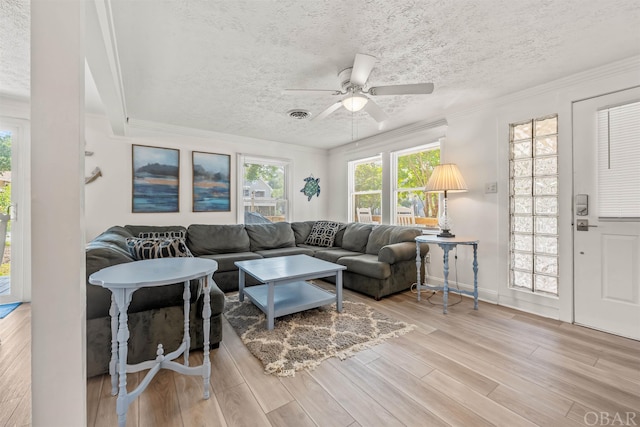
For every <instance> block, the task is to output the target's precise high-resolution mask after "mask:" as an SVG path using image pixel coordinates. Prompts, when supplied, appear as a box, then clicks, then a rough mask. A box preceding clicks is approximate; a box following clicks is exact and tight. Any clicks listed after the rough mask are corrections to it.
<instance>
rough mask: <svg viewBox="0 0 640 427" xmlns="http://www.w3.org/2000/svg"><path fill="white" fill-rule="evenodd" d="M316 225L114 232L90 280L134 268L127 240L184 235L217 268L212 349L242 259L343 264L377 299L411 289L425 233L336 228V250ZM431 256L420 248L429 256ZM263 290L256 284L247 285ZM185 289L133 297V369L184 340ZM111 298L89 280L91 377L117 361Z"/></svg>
mask: <svg viewBox="0 0 640 427" xmlns="http://www.w3.org/2000/svg"><path fill="white" fill-rule="evenodd" d="M315 223H316V221H304V222H292V223H286V222H282V223H269V224H246V225H245V224H237V225H235V224H224V225H213V224H193V225H190V226H189V227H188V228H186V229H185V228H184V227H182V226H168V227H155V226H137V225H126V226H124V227H120V226H114V227H111V228H109V229H108V230H106V231H105V232H104V233H102V234H101V235H99V236H98V237H96V238H95V239H94V240H92V241H91V242H89V243H88V244H87V248H86V262H87V264H86V267H87V268H86V272H87V279H88V277H89V275H91V274H92V273H94V272H96V271H98V270H100V269H102V268H104V267H107V266H110V265H115V264H120V263H124V262H133V261H134V258H133V256H132V255H131V253H130V252H129V248H128V246H127V239H128V238H129V239H130V238H135V237H138V236H139V235H140V233H149V232H167V231H178V232H180V231H182V232H185V233H186V245H187V247H188V249H189V251H190V252H191V254H192V255H193V256H197V257H203V258H210V259H214V260H216V261H217V262H218V270H217V271H216V273H215V274H214V276H213V278H214V281H215V282H216V285H217V287H216V286H212V287H211V293H210V295H211V308H212V316H211V333H210V342H211V345H212V347H217V346H218V344H219V342H220V340H221V339H222V326H221V315H222V310H223V308H224V294H223V292H231V291H237V290H238V269H237V267H236V266H235V264H234V263H235V262H236V261H243V260H250V259H260V258H269V257H277V256H287V255H297V254H306V255H309V256H314V257H317V258H320V259H323V260H326V261H330V262H334V263H337V264H341V265H345V266H346V267H347V269H346V270H345V271H344V272H343V285H344V287H345V288H347V289H351V290H354V291H357V292H360V293H363V294H366V295H369V296H371V297H373V298H375V299H380V298H382V297H384V296H387V295H390V294H393V293H396V292H400V291H403V290H406V289H408V288H409V287H410V286H411V284H412V283H414V282H415V278H416V263H415V256H416V255H415V242H414V238H415V237H416V236H418V235H420V234H421V230H420V229H417V228H411V227H399V226H390V225H376V226H374V225H371V224H361V223H349V224H337V225H335V227H336V228H337V232H336V233H335V235H334V238H333V243H332V244H331V246H328V247H327V246H317V245H311V244H308V243H306V242H308V240H307V239H308V237H309V235H310V233H311V232H312V229H313V227H314V225H315ZM428 250H429V247H428V246H427V245H426V244H425V245H422V246H421V252H422V256H423V257H424V256H425V255H426V253H427V251H428ZM254 284H257V283H256V282H255V281H251V280H250V279H249V280H248V281H247V286H251V285H254ZM182 290H183V285H182V284H176V285H169V286H163V287H157V288H146V289H141V290H138V291H136V293H134V294H133V298H132V301H131V304H130V306H129V328H130V331H131V335H130V338H129V361H128V362H129V363H138V362H140V361H143V360H148V359H153V358H154V357H155V349H156V346H157V344H158V343H162V344H163V345H164V347H165V349H166V351H167V352H169V351H172V350H173V349H174V348H177V347H178V345H179V344H180V342H181V340H182V331H183V318H182V316H183V314H182V307H183V300H182ZM191 295H192V301H191V319H190V326H191V331H190V332H191V346H192V348H199V347H201V346H202V342H203V340H202V318H201V313H202V300H203V298H202V294H201V293H199V287H198V284H197V282H195V281H194V282H192V283H191ZM110 303H111V294H110V292H109V291H108V290H106V289H103V288H102V287H99V286H94V285H90V284H88V281H87V375H88V376H89V377H91V376H94V375H99V374H104V373H106V372H108V365H109V359H110V357H111V351H110V349H111V329H110V328H111V322H110V317H109V306H110Z"/></svg>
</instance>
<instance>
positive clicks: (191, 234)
mask: <svg viewBox="0 0 640 427" xmlns="http://www.w3.org/2000/svg"><path fill="white" fill-rule="evenodd" d="M187 246H188V247H189V249H190V250H191V253H192V254H193V255H195V256H202V255H214V254H226V253H230V252H249V251H250V241H249V235H248V234H247V232H246V230H245V228H244V225H242V224H237V225H236V224H224V225H209V224H192V225H190V226H189V228H188V229H187Z"/></svg>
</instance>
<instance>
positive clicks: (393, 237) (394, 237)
mask: <svg viewBox="0 0 640 427" xmlns="http://www.w3.org/2000/svg"><path fill="white" fill-rule="evenodd" d="M421 235H422V230H421V229H419V228H413V227H393V228H392V230H391V233H390V234H389V243H388V244H390V245H392V244H394V243H402V242H413V243H415V242H416V240H415V239H416V237H418V236H421Z"/></svg>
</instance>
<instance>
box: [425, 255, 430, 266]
mask: <svg viewBox="0 0 640 427" xmlns="http://www.w3.org/2000/svg"><path fill="white" fill-rule="evenodd" d="M424 262H426V263H427V264H429V263H430V262H431V254H426V255H425V256H424Z"/></svg>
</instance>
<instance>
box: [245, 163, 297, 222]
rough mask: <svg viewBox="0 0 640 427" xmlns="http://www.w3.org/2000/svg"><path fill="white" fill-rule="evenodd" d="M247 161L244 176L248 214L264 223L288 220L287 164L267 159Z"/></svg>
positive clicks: (246, 210)
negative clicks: (262, 219)
mask: <svg viewBox="0 0 640 427" xmlns="http://www.w3.org/2000/svg"><path fill="white" fill-rule="evenodd" d="M260 160H261V159H251V160H250V161H246V162H245V163H244V164H243V166H244V173H243V191H242V194H243V199H244V203H243V204H244V210H245V212H250V213H252V214H253V215H252V218H253V220H255V218H254V217H264V218H265V221H266V220H268V221H271V222H279V221H286V220H287V217H288V203H287V186H286V181H287V177H286V175H287V164H286V163H284V162H282V163H281V162H275V161H271V160H267V159H265V161H264V162H263V161H260Z"/></svg>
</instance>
